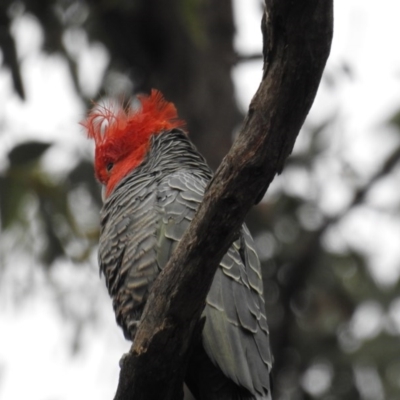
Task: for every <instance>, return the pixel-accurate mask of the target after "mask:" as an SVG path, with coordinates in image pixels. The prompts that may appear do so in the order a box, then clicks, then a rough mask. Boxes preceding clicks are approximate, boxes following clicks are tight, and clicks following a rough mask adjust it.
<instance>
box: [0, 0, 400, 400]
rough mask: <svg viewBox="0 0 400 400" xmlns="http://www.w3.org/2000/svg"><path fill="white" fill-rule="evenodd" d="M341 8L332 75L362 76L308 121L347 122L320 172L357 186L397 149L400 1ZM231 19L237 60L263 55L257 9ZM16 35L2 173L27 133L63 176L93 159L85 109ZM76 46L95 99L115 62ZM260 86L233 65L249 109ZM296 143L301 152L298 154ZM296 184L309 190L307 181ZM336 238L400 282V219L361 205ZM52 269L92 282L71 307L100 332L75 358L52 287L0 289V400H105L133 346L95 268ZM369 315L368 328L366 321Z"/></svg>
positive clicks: (393, 193) (26, 34)
mask: <svg viewBox="0 0 400 400" xmlns="http://www.w3.org/2000/svg"><path fill="white" fill-rule="evenodd" d="M335 3H336V4H335V34H334V41H333V47H332V52H331V56H330V59H329V62H328V65H327V69H326V70H327V72H328V73H329V72H332V73H335V72H337V71H338V70H339V69H340V67H341V65H342V63H343V62H346V63H347V64H348V65H349V66H350V67H351V68H352V70H353V71H354V76H355V78H354V79H350V78H347V77H343V78H341V79H340V82H339V84H338V87H337V88H336V90H335V92H334V95H332V93H333V92H332V91H330V90H329V88H328V86H327V84H326V82H323V83H322V85H321V88H320V91H319V94H318V96H317V99H316V102H315V104H314V106H313V109H312V111H311V113H310V116H309V119H308V121H307V122H306V123H307V124H313V123H317V122H318V121H322V120H323V119H324V118H326V117H327V116H329V115H331V114H332V113H333V112H335V111H337V112H339V114H340V116H341V121H343V122H342V124H343V125H341V126H338V127H337V131H336V132H334V133H335V136H333V137H332V138H330V139H329V140H330V142H329V143H330V145H331V149H332V153H331V154H330V156H328V160H327V163H326V166H324V167H322V166H321V172H320V174H321V177H320V179H321V180H323V179H324V168H327V169H331V170H333V171H334V170H335V168H336V167H337V166H336V163H335V157H336V156H337V155H338V154H340V155H341V157H343V158H344V159H345V160H347V161H348V162H349V163H350V164H351V165H352V166H353V167H354V168H355V169H356V170H357V172H358V173H359V174H360V176H361V178H365V179H367V178H368V177H370V176H371V174H372V173H373V172H374V171H375V170H377V169H378V168H379V166H380V164H381V162H382V160H383V159H384V156H385V155H387V154H388V153H390V151H391V150H392V149H393V148H394V147H395V146H396V145H397V144H398V142H399V137H398V133H397V132H395V131H394V130H392V129H390V128H389V127H387V126H385V125H384V122H385V121H387V119H388V118H389V117H390V116H391V115H392V114H393V113H394V112H395V111H396V110H397V108H399V106H400V51H398V49H399V42H400V24H399V23H398V18H399V15H400V2H399V1H398V0H381V1H380V2H379V5H378V4H377V2H376V1H372V0H336V2H335ZM235 11H236V19H237V24H238V34H237V37H236V46H237V49H238V50H239V52H242V53H255V52H259V51H260V50H261V33H260V29H259V26H260V11H259V2H258V1H257V0H235ZM13 32H14V34H15V36H16V38H17V45H18V54H19V56H20V58H21V62H22V74H23V79H24V84H25V88H26V92H27V101H26V102H22V101H21V100H19V98H18V97H17V96H16V95H15V94H14V93H13V89H12V83H11V80H10V74H9V72H7V71H6V70H1V71H0V119H1V120H2V121H4V124H5V125H4V127H3V130H4V131H6V132H7V134H4V135H1V136H0V170H1V169H3V168H4V167H5V166H6V161H5V155H6V154H7V152H8V150H9V149H11V148H12V147H13V146H14V144H15V143H17V142H20V141H22V140H24V139H26V138H27V135H28V137H29V138H32V139H38V138H40V139H43V140H52V141H55V142H56V143H58V146H56V148H55V149H53V150H51V151H49V154H47V155H46V157H45V160H44V164H45V165H46V166H47V167H49V166H51V168H52V169H53V170H55V171H56V172H57V173H59V174H60V175H62V171H63V170H64V169H65V167H66V166H69V165H70V164H71V162H73V160H74V159H75V157H76V154H81V152H84V153H87V154H89V153H90V152H91V150H92V148H91V145H90V144H89V143H88V142H87V141H86V140H85V139H84V137H83V133H82V130H81V128H80V127H79V126H78V122H79V121H80V120H81V119H82V118H83V116H84V115H83V113H84V109H83V106H82V104H80V100H79V98H78V96H77V95H76V94H75V93H74V90H73V86H72V83H71V79H70V76H69V72H68V69H67V66H66V64H65V62H64V61H63V60H62V59H61V58H60V57H57V56H48V55H44V54H43V53H41V52H40V46H41V43H42V33H41V30H40V27H39V25H38V24H37V23H36V21H35V20H33V19H30V18H27V17H24V18H22V19H20V20H18V21H17V22H16V23H15V24H14V26H13ZM79 43H80V44H79V45H78V46H75V48H74V51H75V52H76V54H77V56H78V58H79V63H80V66H81V69H82V72H81V77H82V81H84V82H85V84H86V90H87V92H88V93H90V92H93V91H94V90H95V88H96V85H97V84H98V82H99V80H100V76H101V73H102V72H103V70H104V68H105V66H106V63H107V62H108V56H107V53H106V51H105V50H104V48H103V47H102V46H101V45H98V44H92V45H90V46H89V44H88V43H87V42H85V40H83V41H79ZM70 46H73V41H72V44H71V43H70ZM89 71H90V74H89ZM260 78H261V63H260V62H251V63H246V64H243V65H240V66H238V67H237V68H236V69H235V71H234V79H235V82H236V85H237V92H238V101H239V103H240V104H241V106H242V107H243V109H246V108H247V105H248V103H249V101H250V99H251V97H252V95H253V94H254V92H255V90H256V89H257V87H258V84H259V81H260ZM55 99H56V101H55ZM301 140H302V139H301V138H300V140H299V143H298V145H297V146H301ZM329 157H331V158H329ZM71 160H72V161H71ZM399 178H400V177H399V173H397V175H396V174H394V176H393V177H392V178H391V179H389V180H388V182H383V183H382V184H380V186H379V188H377V189H376V190H373V191H372V193H371V196H370V198H369V201H370V202H372V204H378V205H379V204H380V205H387V204H391V202H392V203H393V202H394V200H395V199H398V197H399V194H398V193H397V192H398V187H399V182H398V180H399ZM285 179H287V180H290V179H291V178H290V176H288V177H287V178H285ZM396 179H397V182H396ZM299 181H300V182H302V181H301V177H299ZM299 181H298V180H296V179H294V182H293V190H299V191H301V190H303V189H302V186H301V185H297V186H296V182H299ZM274 184H275V185H286V184H287V181H286V182H285V180H284V179H281V180H280V181H279V180H278V181H277V182H275V183H274ZM346 190H347V189H346V187H345V185H343V183H342V182H341V176H340V172H338V173H337V174H336V178H335V176H332V182H331V184H330V185H329V188H326V189H324V191H323V192H322V193H319V194H318V196H317V197H316V201H317V202H318V204H319V205H320V207H321V208H322V210H323V211H324V212H325V213H327V214H335V213H337V212H339V211H340V210H341V209H343V207H345V206H346V204H347V202H348V201H349V194H348V193H346ZM272 191H273V188H272ZM337 232H339V233H341V234H340V235H331V236H332V237H331V239H329V235H328V238H327V245H328V246H331V247H335V246H336V247H338V248H340V247H341V246H348V245H352V246H355V247H357V246H360V247H362V248H364V249H365V248H369V249H370V250H369V252H370V254H369V255H370V256H371V260H372V261H371V265H370V268H371V270H372V272H373V275H374V277H375V278H376V279H377V281H378V282H379V283H380V284H382V285H390V284H391V283H392V282H394V280H395V279H397V278H398V276H399V273H400V263H399V260H400V253H399V251H400V250H399V243H400V220H399V216H398V215H394V216H388V215H381V214H379V213H378V212H377V211H371V210H367V209H363V208H362V207H361V208H360V209H358V210H357V211H356V212H353V213H352V214H351V215H350V216H349V218H346V220H344V221H343V222H342V223H341V224H340V225H339V226H338V227H336V233H337ZM333 236H335V237H336V239H333ZM338 237H340V238H341V239H337V238H338ZM374 241H375V245H374V246H372V245H371V244H372V243H374ZM376 243H378V244H379V245H378V246H377V245H376ZM14 261H15V264H14V267H13V271H10V272H8V273H7V275H6V276H3V279H4V280H5V279H9V280H10V281H13V282H14V281H15V282H19V279H23V276H24V273H26V268H30V267H31V266H32V265H31V264H29V263H28V264H27V260H18V259H15V260H14ZM18 261H19V262H20V263H18ZM20 264H21V265H20ZM22 264H24V265H25V266H22ZM37 270H38V269H37ZM55 270H56V272H54V274H53V275H54V276H52V279H54V280H55V281H57V282H58V283H59V284H60V285H61V286H62V285H63V282H71V281H72V280H73V281H74V282H76V285H77V286H79V287H86V285H88V286H90V288H91V289H93V288H94V290H91V291H92V292H93V291H94V292H95V293H97V294H96V295H95V297H94V298H92V299H89V300H88V299H86V300H84V299H81V298H80V297H79V294H78V292H79V291H77V294H76V295H75V294H74V293H72V295H70V298H69V301H71V302H73V303H74V304H75V307H76V310H77V312H79V310H80V308H82V309H84V307H87V306H88V305H87V304H86V303H85V301H86V302H87V301H99V302H100V301H101V302H103V303H104V305H105V306H104V315H103V316H101V320H100V321H99V322H98V323H97V324H96V325H95V326H92V327H90V328H86V329H85V331H84V334H83V338H84V339H83V346H82V350H81V351H80V352H79V353H78V354H77V355H73V354H71V351H70V347H69V346H68V344H67V343H70V341H71V335H72V331H70V330H69V327H68V324H66V323H65V322H63V320H62V318H61V316H60V313H59V311H58V310H56V309H55V305H54V303H55V301H54V292H52V291H50V290H49V289H47V288H46V282H45V280H46V279H45V277H44V276H42V275H41V273H40V272H37V276H35V280H36V281H37V283H38V287H40V288H41V289H40V290H39V291H38V292H37V293H35V294H34V295H32V297H31V298H30V300H29V302H28V303H24V304H23V305H22V306H21V305H18V306H16V305H15V304H14V303H13V302H12V300H11V294H10V290H11V288H10V287H11V284H10V285H9V287H8V288H4V285H3V286H2V292H1V293H0V338H1V341H0V343H1V345H0V399H2V400H19V399H22V398H29V399H30V400H58V399H60V400H63V399H68V400H69V399H74V400H79V399H88V398H93V399H97V400H103V399H104V400H106V399H107V400H109V399H111V398H112V397H113V394H114V391H115V389H116V385H117V380H118V373H119V367H118V360H119V358H120V357H121V355H122V353H124V352H126V351H127V350H128V348H129V343H128V342H126V341H125V340H124V339H123V337H122V332H121V331H120V329H119V328H117V326H116V324H115V322H114V316H113V313H112V309H111V302H110V301H109V300H108V295H107V293H106V291H105V287H104V283H103V282H102V281H100V280H99V279H98V271H97V269H96V268H94V267H90V268H87V269H85V270H84V271H82V269H79V270H74V269H71V268H70V267H69V266H68V265H62V264H61V263H60V265H59V266H57V268H56V269H55ZM21 277H22V278H21ZM66 287H67V286H66ZM374 307H375V305H373V306H372V307H366V308H365V310H364V309H360V310H359V312H358V313H356V314H357V315H356V316H355V323H354V326H355V328H354V329H355V332H356V333H357V332H358V334H359V335H363V334H364V335H365V334H368V332H376V329H379V323H380V318H381V313H380V312H375V311H376V307H375V308H374ZM374 310H375V311H374ZM391 311H392V312H393V316H394V317H393V318H394V319H395V320H396V321H397V324H398V327H399V331H400V301H398V302H397V303H396V304H393V307H392V309H391ZM374 312H375V314H374ZM363 317H364V318H363ZM366 317H368V318H367V320H368V321H369V325H368V324H367V325H365V321H366ZM357 321H358V322H357ZM363 324H364V325H363Z"/></svg>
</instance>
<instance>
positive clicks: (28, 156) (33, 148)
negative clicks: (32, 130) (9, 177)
mask: <svg viewBox="0 0 400 400" xmlns="http://www.w3.org/2000/svg"><path fill="white" fill-rule="evenodd" d="M50 146H51V143H45V142H36V141H30V142H25V143H22V144H20V145H18V146H16V147H14V148H13V149H12V150H11V151H10V152H9V153H8V159H9V160H10V164H11V167H14V166H21V165H25V164H28V163H31V162H33V161H36V160H38V159H39V157H41V156H42V154H43V153H44V152H45V151H46V150H47V149H48V148H49V147H50Z"/></svg>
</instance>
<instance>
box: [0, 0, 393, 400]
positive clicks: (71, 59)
mask: <svg viewBox="0 0 400 400" xmlns="http://www.w3.org/2000/svg"><path fill="white" fill-rule="evenodd" d="M260 13H261V4H260ZM260 15H261V14H260ZM21 18H29V19H33V20H34V21H35V23H37V24H38V25H39V26H40V27H41V32H42V33H41V34H42V42H41V48H40V51H41V52H43V53H45V54H48V55H55V56H56V57H61V59H62V60H64V61H65V63H66V65H67V66H68V71H69V75H70V77H71V85H72V86H73V91H74V92H75V94H76V99H77V101H78V103H79V107H80V110H81V113H82V114H81V115H82V116H83V115H84V113H85V110H86V109H87V108H88V107H90V105H91V101H92V100H95V101H96V100H98V99H100V98H104V97H105V98H108V97H116V98H118V99H123V100H126V99H129V98H130V97H131V96H133V95H134V94H136V93H138V92H146V91H149V89H151V88H153V87H156V88H158V89H160V90H161V91H162V92H163V93H164V94H165V96H166V98H167V99H169V100H172V101H174V102H175V103H176V105H177V108H178V110H179V112H180V115H181V117H182V118H184V119H185V120H186V121H187V124H188V128H189V132H190V135H191V137H192V139H193V141H194V142H195V143H196V145H197V146H198V147H199V149H200V150H201V151H202V153H203V154H204V155H205V156H206V158H207V159H208V160H209V163H210V164H211V166H212V167H213V168H216V167H217V166H218V164H219V162H220V160H221V159H222V157H223V156H224V155H225V154H226V152H227V151H228V149H229V147H230V144H231V141H232V137H233V136H234V134H235V132H236V131H237V129H238V127H239V126H240V123H241V120H242V117H243V112H244V111H243V110H241V109H240V107H239V106H238V102H237V98H236V93H235V86H234V82H233V78H232V70H233V68H234V67H235V66H237V65H240V64H242V63H248V62H252V60H257V58H259V57H261V54H249V53H246V54H239V53H238V52H237V51H236V50H235V48H234V44H233V43H234V40H233V39H234V34H235V20H234V18H233V9H232V2H231V1H230V0H219V1H214V2H212V1H209V0H168V1H160V0H135V1H129V0H102V1H93V0H86V1H81V0H80V1H77V0H25V1H13V0H3V1H2V2H1V5H0V47H1V55H2V66H1V68H2V71H3V73H7V74H10V79H11V82H12V85H13V89H12V90H13V92H14V93H15V94H16V95H17V96H18V97H19V98H20V100H21V101H22V102H25V101H29V96H28V95H27V93H28V92H27V90H26V82H25V81H24V73H23V67H24V66H23V59H21V57H20V56H19V55H18V51H17V47H16V34H15V32H16V28H15V24H17V23H18V21H20V20H21ZM92 45H93V46H97V48H100V49H101V51H103V52H104V54H105V56H104V59H105V60H106V62H104V65H105V67H104V70H103V71H102V72H101V73H100V76H101V79H100V80H99V81H98V82H97V84H89V83H88V79H87V78H86V79H85V74H84V73H83V72H82V71H83V69H84V65H83V59H84V57H85V51H87V49H88V48H89V47H90V46H92ZM293 73H295V71H294V72H293ZM87 76H88V75H87V72H86V77H87ZM352 79H357V77H356V76H355V74H354V72H353V71H352V67H351V65H347V64H346V63H345V62H343V64H342V65H341V66H340V67H338V68H336V69H332V68H331V69H327V71H326V73H325V75H324V78H323V81H322V86H323V88H324V91H325V92H327V93H328V96H332V98H333V97H334V95H335V91H336V90H337V88H338V86H340V85H341V84H342V82H344V81H348V80H352ZM57 101H58V99H54V102H57ZM334 108H335V109H333V111H332V112H330V113H329V114H328V115H323V116H322V117H321V118H319V119H314V121H310V122H306V124H305V126H304V129H303V131H302V133H301V136H300V138H299V141H298V143H297V145H296V149H295V151H294V153H293V155H292V156H291V158H290V159H289V160H288V162H287V165H286V168H285V170H284V172H283V174H282V176H281V177H279V178H277V179H276V181H275V183H274V185H273V186H272V187H271V188H270V190H269V192H268V194H267V196H266V197H265V199H264V200H263V201H262V202H261V203H260V204H259V205H257V206H256V207H254V209H253V210H252V211H251V213H250V215H249V216H248V224H249V226H250V229H251V231H252V233H253V235H254V237H255V240H256V244H257V248H258V251H259V254H260V258H261V260H262V266H263V276H264V285H265V297H266V306H267V315H268V320H269V326H270V330H271V340H272V346H273V353H274V357H275V368H274V380H275V391H276V395H275V398H276V399H326V400H328V399H329V400H333V399H341V400H346V399H348V400H355V399H375V400H379V399H388V400H390V399H393V400H394V399H399V398H400V341H399V339H400V338H399V335H400V316H399V315H400V295H399V293H400V283H399V279H398V273H392V275H390V276H391V278H389V279H387V280H386V281H385V279H383V280H382V279H379V274H377V273H375V272H374V271H377V270H379V269H380V263H388V261H387V260H385V259H384V257H382V256H381V255H379V254H380V253H379V249H380V250H381V251H382V249H383V248H384V247H382V246H384V244H385V242H387V241H391V240H392V241H393V240H395V238H396V236H395V235H396V234H397V235H398V231H399V229H400V228H399V227H400V220H399V213H398V211H399V206H400V198H399V196H398V195H397V196H396V191H395V190H391V189H392V188H395V187H396V182H397V187H398V179H399V174H400V168H399V165H398V164H399V163H398V161H399V158H400V147H399V140H398V138H397V136H396V135H398V131H399V129H400V118H399V115H400V112H399V113H398V114H396V115H394V116H393V117H392V118H391V119H390V120H389V121H387V126H390V127H391V128H390V129H391V132H392V133H393V132H396V133H395V134H394V135H392V136H390V140H389V142H390V145H388V146H386V148H387V151H380V152H378V155H377V158H376V163H375V164H374V165H373V166H372V167H368V168H367V169H365V168H364V167H363V165H361V164H357V159H355V160H352V158H351V157H348V156H346V152H345V146H346V143H345V142H342V140H343V137H344V135H343V133H342V130H343V126H345V121H344V119H345V117H344V116H343V112H342V110H341V108H340V104H337V105H336V106H335V107H334ZM73 122H74V123H77V122H78V121H73ZM8 129H9V128H8V127H7V124H4V123H2V121H1V120H0V136H1V135H6V134H7V130H8ZM383 140H385V137H384V136H382V141H383ZM54 146H56V144H55V143H53V142H52V141H46V140H43V138H42V137H41V136H40V135H38V136H37V138H34V137H33V138H32V136H31V138H29V139H26V140H20V141H16V142H12V144H11V145H8V147H7V150H6V152H5V153H6V155H5V157H4V160H2V162H1V176H0V213H1V229H2V232H1V246H0V249H1V265H0V288H1V289H0V290H4V288H5V287H6V288H7V291H8V292H9V293H11V297H12V299H13V301H15V302H16V303H19V302H21V301H24V300H26V299H29V298H31V296H34V295H35V292H36V290H38V289H37V288H38V287H39V286H38V285H39V283H38V280H37V277H36V275H35V273H34V271H37V270H38V269H41V270H42V271H43V274H42V275H41V276H42V277H43V279H44V280H45V281H46V285H47V287H48V288H49V290H52V291H54V292H55V293H57V295H56V296H55V297H53V299H55V301H56V302H57V305H58V309H59V310H60V313H61V314H60V315H61V316H62V318H63V322H62V323H63V324H66V325H68V326H72V327H73V328H72V331H73V332H74V333H73V334H72V336H70V339H71V340H70V341H69V342H68V344H70V345H71V346H72V348H73V350H74V351H79V350H80V349H81V342H80V339H81V334H82V332H83V331H84V329H85V328H86V327H87V326H88V325H90V324H95V325H96V324H98V315H99V314H101V312H102V308H103V307H106V305H105V302H104V301H103V298H101V299H99V296H98V294H97V293H96V291H97V290H98V286H94V284H93V283H92V282H89V280H90V281H92V280H93V279H96V277H95V275H91V274H86V272H85V271H92V270H93V269H94V270H95V269H96V268H97V264H96V243H97V239H98V234H99V232H98V213H99V210H100V208H101V198H100V191H99V187H98V185H97V183H96V182H95V180H94V177H93V167H92V163H91V154H90V151H89V150H88V149H89V147H87V148H86V150H88V151H86V150H82V151H81V152H79V151H78V152H75V153H74V154H73V156H72V157H71V162H70V163H68V167H66V168H63V169H62V171H61V172H54V171H53V170H52V169H51V168H49V167H48V165H49V163H47V164H46V163H45V162H43V158H44V157H46V154H48V153H49V151H51V149H52V148H53V147H54ZM61 151H62V150H61ZM382 191H383V192H385V193H388V194H387V195H386V197H385V199H386V200H385V201H382V200H380V197H379V193H381V192H382ZM397 192H398V191H397ZM382 221H387V222H388V225H389V226H390V227H389V228H387V229H386V228H382V223H383V222H382ZM364 222H365V223H364ZM371 226H372V228H371ZM366 231H368V232H366ZM385 232H386V233H385ZM397 243H398V242H397ZM397 246H398V245H397ZM392 256H393V257H392V258H394V259H395V261H392V263H393V265H398V264H399V263H400V258H399V257H400V254H399V252H397V253H394V255H392ZM16 263H25V264H26V265H28V268H27V271H28V273H27V274H25V275H23V279H18V278H16V277H15V276H13V275H12V273H11V272H10V270H12V269H13V266H14V265H15V264H16ZM393 268H394V267H393ZM14 270H15V268H14ZM55 271H58V273H55ZM59 271H62V272H61V277H60V275H59V274H60V272H59ZM14 272H15V271H14ZM77 276H80V277H83V279H80V280H79V279H77ZM71 293H74V295H73V296H71ZM96 326H97V325H96ZM100 328H101V326H100ZM116 329H117V328H116Z"/></svg>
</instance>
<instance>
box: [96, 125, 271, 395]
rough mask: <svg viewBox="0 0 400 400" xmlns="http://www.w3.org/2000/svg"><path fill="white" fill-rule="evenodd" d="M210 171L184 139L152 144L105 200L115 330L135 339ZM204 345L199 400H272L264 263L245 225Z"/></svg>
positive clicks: (214, 289) (220, 273) (220, 283)
mask: <svg viewBox="0 0 400 400" xmlns="http://www.w3.org/2000/svg"><path fill="white" fill-rule="evenodd" d="M211 177H212V172H211V170H210V168H209V167H208V166H207V164H206V162H205V160H204V158H203V157H202V156H201V155H200V154H199V153H198V151H197V150H196V148H195V147H194V146H193V144H192V143H191V142H190V141H189V139H188V138H187V136H186V135H185V134H184V133H183V132H182V131H180V130H178V129H174V130H172V131H169V132H163V133H162V134H159V135H157V136H153V137H152V138H151V146H150V151H149V152H148V154H147V156H146V158H145V160H144V161H143V162H142V163H141V164H140V165H139V166H138V167H137V168H136V169H135V170H133V171H132V172H131V173H130V174H129V175H128V176H127V177H125V178H124V179H123V180H122V181H121V182H120V183H119V184H118V185H117V186H116V188H115V189H114V191H113V192H112V193H111V195H110V196H109V197H108V198H107V200H106V201H105V204H104V207H103V210H102V214H101V237H100V247H99V260H100V270H101V272H103V273H104V275H105V279H106V284H107V287H108V290H109V293H110V295H111V297H112V299H113V307H114V310H115V314H116V319H117V322H118V324H119V325H120V326H121V327H122V329H123V332H124V335H125V337H126V338H128V339H130V340H133V339H134V336H135V332H136V328H137V325H138V322H139V320H140V316H141V313H142V311H143V307H144V304H145V302H146V300H147V295H148V292H149V289H150V287H151V284H152V283H153V281H154V280H155V279H156V277H157V275H158V273H159V272H160V271H161V269H162V268H164V266H165V265H166V263H167V261H168V259H169V257H170V256H171V254H172V251H173V249H174V248H175V246H176V244H177V243H178V241H179V240H180V238H181V237H182V235H183V233H184V232H185V230H186V229H187V228H188V226H189V223H190V221H191V220H192V218H193V216H194V213H195V211H196V209H197V207H198V206H199V204H200V203H201V201H202V198H203V194H204V190H205V187H206V185H207V183H208V181H209V180H210V179H211ZM203 315H204V316H205V317H206V322H205V326H204V330H203V334H202V346H201V347H199V348H198V349H196V350H195V351H194V352H193V356H192V359H191V361H190V363H189V367H188V374H187V380H186V383H187V384H188V386H189V388H190V389H191V390H192V392H193V393H194V394H195V396H196V398H197V399H199V400H200V399H201V400H203V399H207V400H208V399H264V400H266V399H271V391H270V376H269V374H270V371H271V364H272V356H271V353H270V346H269V333H268V328H267V321H266V317H265V311H264V300H263V297H262V279H261V272H260V263H259V260H258V257H257V254H256V251H255V248H254V242H253V239H252V238H251V236H250V233H249V231H248V230H247V228H246V226H245V225H243V227H242V230H241V233H240V237H239V239H238V240H237V241H236V242H234V243H233V244H232V246H231V247H230V249H229V250H228V252H227V254H226V255H225V256H224V258H223V259H222V261H221V264H220V267H219V268H218V269H217V272H216V274H215V277H214V280H213V283H212V286H211V289H210V292H209V293H208V296H207V300H206V307H205V310H204V313H203Z"/></svg>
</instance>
